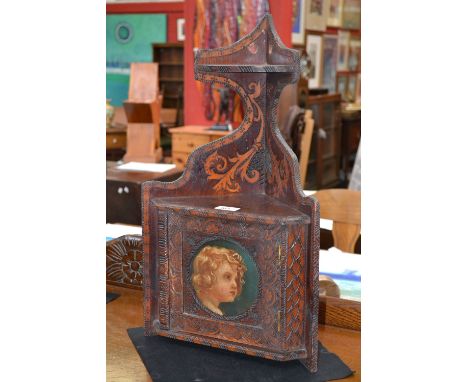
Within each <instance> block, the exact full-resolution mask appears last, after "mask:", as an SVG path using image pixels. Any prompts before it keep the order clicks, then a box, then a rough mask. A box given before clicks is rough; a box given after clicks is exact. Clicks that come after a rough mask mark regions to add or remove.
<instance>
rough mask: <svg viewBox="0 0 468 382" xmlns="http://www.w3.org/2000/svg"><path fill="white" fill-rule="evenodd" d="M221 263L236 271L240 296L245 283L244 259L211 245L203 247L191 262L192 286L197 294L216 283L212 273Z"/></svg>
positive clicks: (245, 268) (235, 253)
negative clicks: (225, 262)
mask: <svg viewBox="0 0 468 382" xmlns="http://www.w3.org/2000/svg"><path fill="white" fill-rule="evenodd" d="M223 261H227V262H228V263H229V265H231V266H232V267H234V268H235V269H236V271H237V274H236V284H237V296H239V295H240V293H241V291H242V286H243V285H244V283H245V280H244V274H245V272H246V271H247V267H246V266H245V263H244V259H243V258H242V256H241V255H239V254H238V253H237V252H236V251H234V250H232V249H227V248H224V247H217V246H211V245H207V246H206V247H204V248H203V249H202V250H201V251H200V252H199V253H198V255H197V256H195V259H194V260H193V271H192V284H193V287H194V288H195V291H196V292H197V293H199V292H200V291H201V290H203V289H207V288H210V287H211V286H212V285H213V284H214V282H215V281H216V275H215V273H214V272H215V271H216V270H217V269H218V267H219V266H220V265H221V264H222V262H223Z"/></svg>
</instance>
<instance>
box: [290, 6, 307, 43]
mask: <svg viewBox="0 0 468 382" xmlns="http://www.w3.org/2000/svg"><path fill="white" fill-rule="evenodd" d="M305 2H306V0H295V1H293V25H292V43H293V44H296V45H304V29H305V26H304V22H305Z"/></svg>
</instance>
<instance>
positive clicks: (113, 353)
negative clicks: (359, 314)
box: [106, 285, 361, 382]
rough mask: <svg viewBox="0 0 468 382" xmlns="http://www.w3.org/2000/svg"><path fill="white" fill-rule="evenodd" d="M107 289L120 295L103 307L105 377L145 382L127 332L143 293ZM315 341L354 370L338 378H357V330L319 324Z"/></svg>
mask: <svg viewBox="0 0 468 382" xmlns="http://www.w3.org/2000/svg"><path fill="white" fill-rule="evenodd" d="M107 291H108V292H113V293H118V294H120V297H118V298H117V299H116V300H114V301H111V302H110V303H108V304H107V306H106V308H107V309H106V311H107V325H106V326H107V333H106V353H107V380H108V381H133V382H140V381H145V382H149V381H151V377H150V375H149V374H148V372H147V371H146V368H145V366H144V364H143V362H142V361H141V359H140V356H139V355H138V353H137V351H136V350H135V348H134V346H133V344H132V341H131V340H130V337H129V336H128V334H127V329H128V328H134V327H141V326H143V292H142V291H140V290H134V289H128V288H122V287H117V286H112V285H107ZM319 340H320V342H321V343H322V344H323V346H325V347H326V348H327V349H328V350H329V351H331V352H333V353H335V354H336V355H338V356H339V357H340V358H341V359H342V360H343V362H344V363H346V364H347V365H348V366H349V367H350V368H351V369H352V370H355V371H356V372H355V374H354V375H352V376H350V377H348V378H345V379H342V380H340V381H346V382H351V381H355V382H356V381H360V380H361V333H360V332H359V331H355V330H349V329H342V328H338V327H334V326H328V325H320V326H319Z"/></svg>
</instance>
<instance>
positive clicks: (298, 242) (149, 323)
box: [142, 15, 319, 372]
mask: <svg viewBox="0 0 468 382" xmlns="http://www.w3.org/2000/svg"><path fill="white" fill-rule="evenodd" d="M298 77H299V53H298V52H297V51H295V50H292V49H288V48H286V47H285V46H284V45H283V44H282V42H281V41H280V40H279V38H278V35H277V33H276V31H275V28H274V26H273V21H272V17H271V15H266V16H265V17H264V18H263V19H262V20H261V21H260V22H259V24H258V25H257V27H256V28H255V29H254V30H253V31H252V33H250V34H249V35H247V36H246V37H244V38H243V39H241V40H240V41H238V42H236V43H234V44H233V45H231V46H229V47H226V48H219V49H213V50H200V51H198V52H197V54H196V59H195V78H196V79H197V80H201V81H205V82H211V83H219V84H221V85H224V86H227V87H230V88H232V89H234V90H235V91H236V92H237V93H238V94H239V95H240V97H241V99H242V101H243V106H244V111H245V116H244V120H243V123H242V124H241V126H240V127H239V128H238V129H236V130H235V131H234V132H233V133H231V134H229V135H227V136H225V137H223V138H221V139H218V140H216V141H213V142H210V143H209V144H206V145H204V146H202V147H199V148H198V149H196V150H195V151H194V152H193V153H192V154H191V155H190V157H189V159H188V162H187V166H186V169H185V171H184V173H183V175H182V177H181V178H179V179H178V180H176V181H174V182H170V183H163V182H156V181H150V182H145V183H144V184H143V191H142V200H143V206H142V208H143V240H144V292H145V295H144V317H145V334H146V335H163V336H167V337H171V338H177V339H181V340H185V341H191V342H195V343H199V344H204V345H208V346H213V347H219V348H222V349H228V350H231V351H237V352H242V353H246V354H250V355H255V356H260V357H265V358H270V359H275V360H280V361H286V360H291V359H300V360H301V362H302V363H303V364H304V365H305V366H306V367H307V369H308V370H310V371H311V372H314V371H316V367H317V333H318V307H319V306H318V305H319V284H318V269H319V267H318V259H319V256H318V254H319V206H318V203H317V201H316V200H315V199H314V198H313V197H306V196H305V195H304V193H303V190H302V187H301V184H300V179H299V166H298V161H297V158H296V156H295V155H294V153H293V152H292V150H291V149H290V148H289V147H288V145H287V144H286V142H285V141H284V140H283V138H282V136H281V134H280V132H279V130H278V127H277V111H278V101H279V96H280V93H281V90H282V89H283V88H284V87H285V86H286V85H288V84H290V83H294V82H296V81H297V79H298ZM219 205H222V206H232V207H238V208H240V209H239V210H238V211H235V212H233V211H224V210H219V209H214V207H216V206H219ZM212 238H215V239H225V240H231V239H232V240H235V241H237V242H239V243H241V244H242V245H243V246H244V247H245V248H248V251H249V253H250V254H251V255H252V258H253V261H254V263H255V266H256V267H257V269H258V274H259V277H260V280H259V284H258V293H257V297H256V300H255V302H254V303H253V304H252V305H251V306H250V307H249V308H248V309H247V311H245V312H244V313H242V314H239V315H237V316H235V317H231V316H220V315H218V314H216V313H213V312H211V311H208V310H207V309H204V308H203V307H202V306H201V304H200V303H198V301H197V299H196V297H195V296H194V293H193V287H192V284H191V280H190V268H189V267H190V262H191V260H192V258H193V256H194V253H195V251H196V248H200V245H201V244H200V243H203V242H204V241H206V240H208V239H212Z"/></svg>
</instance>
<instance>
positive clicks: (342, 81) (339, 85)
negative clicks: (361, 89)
mask: <svg viewBox="0 0 468 382" xmlns="http://www.w3.org/2000/svg"><path fill="white" fill-rule="evenodd" d="M347 89H348V75H347V74H344V73H338V74H337V75H336V92H337V93H340V94H341V100H342V101H345V100H346V91H347Z"/></svg>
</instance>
